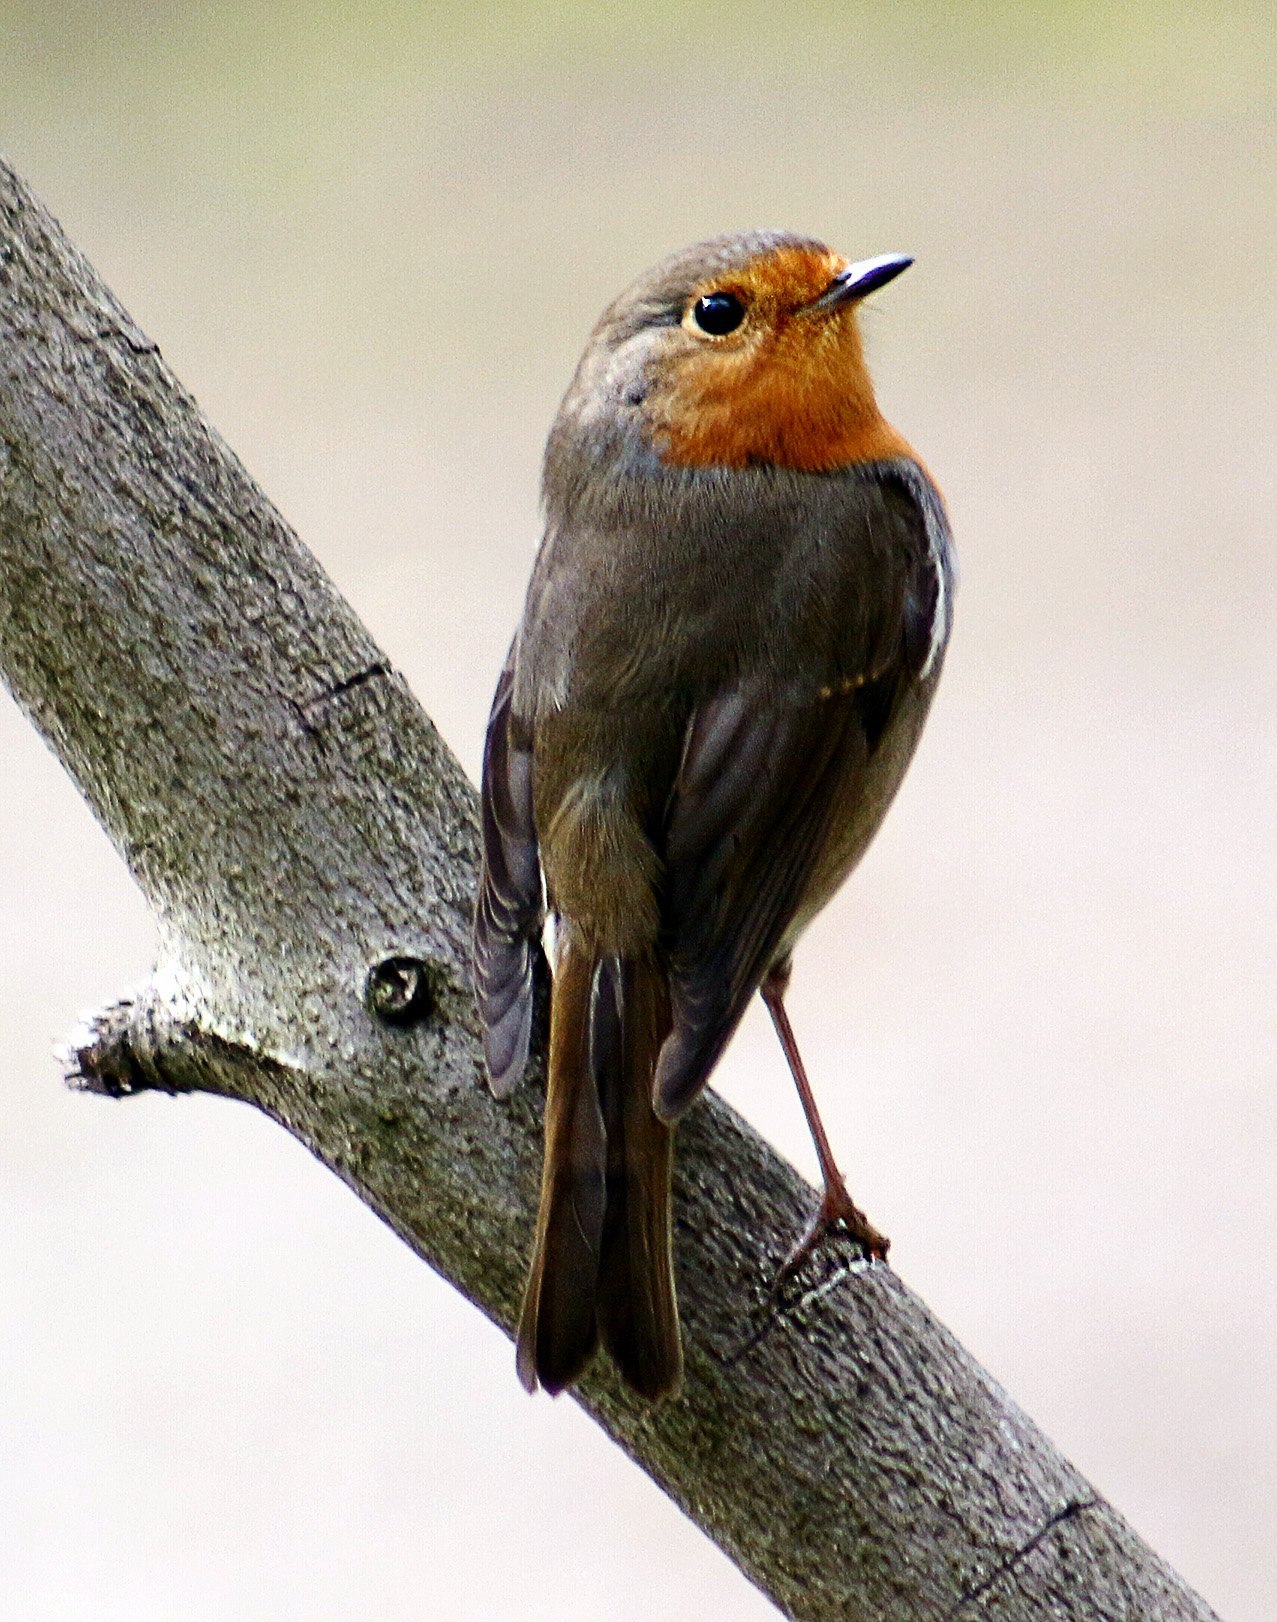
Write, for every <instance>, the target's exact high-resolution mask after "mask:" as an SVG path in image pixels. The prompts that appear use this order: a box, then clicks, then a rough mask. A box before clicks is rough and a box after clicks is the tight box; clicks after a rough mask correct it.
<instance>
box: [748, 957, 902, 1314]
mask: <svg viewBox="0 0 1277 1622" xmlns="http://www.w3.org/2000/svg"><path fill="white" fill-rule="evenodd" d="M788 987H789V963H788V961H786V962H784V963H782V964H780V965H779V966H778V967H776V968H774V969H773V970H772V971H771V973H770V974H768V976H767V978H766V979H765V980H764V981H763V983H762V985H761V986H760V987H759V992H760V994H761V996H762V999H763V1001H764V1002H765V1003H766V1004H767V1012H768V1013H769V1014H770V1015H771V1017H772V1024H773V1025H774V1026H775V1027H776V1035H777V1036H778V1037H779V1038H780V1045H781V1047H782V1048H783V1049H784V1050H785V1058H786V1059H787V1060H788V1061H789V1069H790V1074H791V1075H792V1076H793V1078H794V1085H795V1087H797V1089H798V1097H799V1099H800V1100H801V1101H802V1106H803V1114H804V1115H805V1116H806V1117H807V1126H808V1128H809V1130H810V1132H811V1137H812V1142H813V1143H814V1144H815V1145H816V1158H817V1159H818V1160H819V1161H820V1175H821V1178H822V1180H823V1182H824V1185H825V1186H824V1193H823V1195H822V1197H821V1201H820V1205H819V1207H818V1208H817V1211H816V1214H815V1216H814V1217H813V1218H812V1220H811V1222H810V1223H809V1224H808V1227H807V1231H806V1233H804V1234H803V1236H802V1238H801V1239H800V1240H799V1241H798V1243H797V1244H796V1245H795V1246H794V1248H793V1249H792V1250H791V1251H790V1253H789V1255H788V1256H787V1257H786V1258H785V1261H784V1263H783V1265H782V1266H781V1270H780V1273H779V1275H778V1277H777V1280H776V1282H777V1284H780V1283H781V1282H782V1281H783V1280H784V1279H786V1278H787V1277H788V1276H789V1275H790V1274H791V1273H793V1272H794V1271H795V1269H796V1268H798V1267H801V1265H802V1264H803V1262H804V1261H806V1259H807V1258H808V1256H810V1255H811V1253H812V1252H813V1251H814V1250H815V1249H816V1248H817V1247H818V1246H819V1244H820V1242H821V1240H822V1239H823V1238H824V1237H825V1234H826V1233H828V1231H829V1230H830V1229H831V1228H832V1227H834V1226H835V1224H837V1223H842V1225H843V1226H844V1227H845V1228H846V1229H847V1231H848V1233H850V1235H851V1237H852V1238H853V1239H854V1240H855V1241H856V1243H857V1244H860V1245H863V1246H864V1248H865V1249H866V1250H867V1251H868V1253H869V1254H870V1255H871V1256H873V1257H875V1258H876V1259H877V1260H878V1261H882V1260H884V1259H885V1257H886V1255H887V1250H888V1248H889V1246H890V1244H891V1241H890V1239H888V1238H887V1237H886V1236H885V1235H884V1234H881V1233H879V1232H878V1230H877V1228H875V1227H874V1225H873V1224H872V1223H871V1222H870V1220H869V1218H868V1217H867V1216H866V1215H865V1213H864V1212H863V1211H862V1210H861V1209H860V1207H859V1206H858V1205H857V1204H856V1203H855V1202H854V1200H853V1199H852V1197H851V1195H850V1194H848V1192H847V1185H846V1183H845V1182H844V1181H843V1175H842V1173H841V1172H840V1171H839V1170H838V1167H837V1165H836V1164H835V1163H834V1152H833V1150H832V1149H831V1148H830V1147H829V1139H828V1137H827V1136H826V1134H825V1127H824V1123H823V1122H822V1121H821V1119H820V1111H819V1110H818V1109H817V1108H816V1100H815V1098H814V1097H813V1096H812V1090H811V1083H810V1082H809V1081H808V1080H807V1071H806V1069H805V1067H804V1065H803V1060H802V1055H801V1054H800V1053H799V1051H798V1043H797V1042H796V1041H795V1040H794V1029H793V1026H792V1025H791V1024H790V1023H789V1015H788V1014H787V1013H786V1012H785V992H786V990H787V989H788Z"/></svg>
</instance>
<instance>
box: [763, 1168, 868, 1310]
mask: <svg viewBox="0 0 1277 1622" xmlns="http://www.w3.org/2000/svg"><path fill="white" fill-rule="evenodd" d="M835 1230H839V1231H841V1232H843V1233H845V1234H846V1235H847V1236H848V1238H850V1239H853V1240H854V1241H855V1242H856V1244H858V1245H859V1246H861V1248H862V1249H863V1250H864V1251H865V1254H866V1255H867V1256H869V1257H870V1258H871V1259H872V1260H874V1261H878V1262H881V1261H886V1259H887V1252H888V1251H889V1250H890V1249H891V1240H890V1239H888V1238H887V1236H886V1234H884V1233H879V1232H878V1230H877V1228H875V1227H874V1225H873V1223H872V1222H870V1220H869V1218H868V1217H867V1216H866V1215H865V1213H864V1212H863V1211H862V1210H861V1209H860V1207H859V1206H858V1205H857V1204H856V1202H855V1201H854V1200H853V1199H852V1197H851V1195H850V1194H848V1192H847V1185H846V1183H844V1182H843V1181H842V1179H841V1178H839V1180H838V1181H837V1182H836V1183H826V1185H825V1192H824V1194H823V1195H822V1196H821V1200H820V1205H819V1206H818V1207H817V1210H816V1214H815V1216H814V1217H812V1219H811V1221H810V1222H809V1223H808V1224H807V1229H806V1232H805V1233H804V1234H803V1236H802V1238H801V1239H799V1241H798V1243H797V1244H796V1245H795V1246H794V1248H793V1249H792V1250H791V1251H790V1253H789V1255H788V1256H786V1257H785V1260H784V1261H783V1262H782V1263H781V1264H780V1271H779V1272H778V1273H777V1275H776V1282H775V1283H774V1284H773V1285H772V1294H773V1295H775V1294H776V1292H777V1291H778V1290H779V1289H780V1287H781V1285H782V1284H784V1283H785V1282H786V1280H788V1279H791V1278H792V1277H793V1276H794V1274H795V1273H797V1272H798V1270H799V1268H800V1267H802V1265H803V1263H804V1262H805V1261H807V1259H808V1258H809V1257H810V1256H812V1255H814V1254H815V1252H816V1251H817V1250H819V1249H820V1247H821V1245H822V1244H823V1243H824V1241H825V1236H826V1235H827V1234H829V1233H832V1232H834V1231H835Z"/></svg>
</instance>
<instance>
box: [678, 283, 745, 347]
mask: <svg viewBox="0 0 1277 1622" xmlns="http://www.w3.org/2000/svg"><path fill="white" fill-rule="evenodd" d="M690 314H691V318H692V322H693V324H694V325H695V326H698V327H699V328H700V329H701V331H702V332H707V333H708V334H709V336H710V337H711V338H725V337H726V336H727V334H728V333H729V332H735V331H736V329H737V327H738V326H740V324H741V322H742V321H743V320H744V319H745V306H744V305H743V304H742V303H741V301H740V300H739V299H738V298H737V297H736V295H735V293H705V294H703V295H702V297H700V298H698V299H697V301H696V303H695V304H693V305H692V308H691V311H690Z"/></svg>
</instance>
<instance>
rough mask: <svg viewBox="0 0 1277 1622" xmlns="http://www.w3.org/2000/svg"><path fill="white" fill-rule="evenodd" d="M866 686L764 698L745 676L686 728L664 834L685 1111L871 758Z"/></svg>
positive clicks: (677, 1089) (677, 1082) (659, 1077)
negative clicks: (860, 699) (805, 696)
mask: <svg viewBox="0 0 1277 1622" xmlns="http://www.w3.org/2000/svg"><path fill="white" fill-rule="evenodd" d="M856 699H857V695H856V694H853V693H839V694H836V695H833V696H831V697H829V698H826V699H816V700H814V701H809V702H807V703H789V704H785V703H777V702H775V701H774V700H772V701H771V702H767V701H765V700H763V699H762V698H761V697H760V695H758V694H755V693H751V692H750V691H749V690H748V689H744V688H737V689H735V690H733V691H732V692H730V693H728V694H726V695H724V696H723V697H721V698H718V699H715V700H713V701H711V702H710V703H708V704H706V705H704V706H703V707H702V708H701V709H700V710H699V711H698V713H697V715H696V717H695V719H694V721H693V723H692V727H691V730H690V732H689V735H688V743H687V750H686V753H685V756H684V759H683V764H682V767H681V769H680V771H679V775H678V781H677V783H676V785H675V790H674V795H673V799H672V803H671V808H670V817H669V829H668V834H667V838H666V846H665V862H666V867H665V875H666V885H665V895H664V901H665V905H664V908H663V913H664V919H665V926H666V942H667V946H666V950H667V954H668V957H667V961H668V963H669V972H670V1001H671V1013H672V1016H673V1029H672V1031H671V1034H670V1036H669V1039H668V1040H667V1041H666V1043H665V1046H664V1047H663V1049H662V1050H661V1057H660V1061H659V1063H658V1065H657V1071H656V1078H655V1083H654V1102H655V1105H656V1108H657V1110H658V1112H659V1113H660V1114H661V1115H662V1116H663V1117H664V1118H665V1119H666V1120H673V1119H675V1118H677V1117H678V1116H679V1115H681V1114H682V1112H683V1111H684V1110H685V1109H686V1108H687V1106H688V1105H689V1104H690V1103H691V1102H692V1100H693V1099H694V1098H695V1097H696V1095H697V1093H698V1092H699V1091H700V1090H701V1088H702V1087H703V1086H704V1084H705V1082H706V1080H707V1079H708V1076H709V1073H710V1071H711V1070H712V1069H713V1067H714V1065H715V1063H716V1062H717V1060H718V1057H719V1055H720V1054H721V1053H722V1051H723V1049H724V1047H726V1045H727V1043H728V1041H729V1039H730V1038H731V1035H732V1033H733V1031H734V1030H735V1029H736V1026H737V1024H738V1023H739V1022H740V1019H741V1016H742V1015H743V1014H744V1012H745V1008H746V1005H747V1004H748V1002H749V999H750V997H752V996H753V994H754V992H755V991H756V990H757V988H758V985H759V982H760V981H761V980H762V977H763V975H764V974H765V973H766V972H767V970H768V968H769V967H770V966H771V964H772V962H773V960H774V958H775V955H776V953H777V951H778V950H779V948H780V945H781V942H782V940H783V938H784V935H785V931H786V929H787V928H788V926H789V924H790V921H791V920H792V918H793V916H794V914H795V912H796V911H797V908H798V905H799V902H800V901H801V899H802V896H803V892H804V889H805V888H806V885H807V882H808V880H809V879H810V877H811V875H812V871H813V868H814V867H815V865H816V862H817V860H818V858H819V856H820V853H821V850H822V848H823V847H824V844H825V840H826V837H827V835H828V833H829V829H830V823H831V820H832V818H833V816H834V815H835V812H836V810H837V806H838V798H839V796H838V789H839V787H840V785H841V784H842V783H843V782H844V781H845V780H846V779H847V777H848V776H849V775H850V774H854V772H855V771H856V768H857V766H859V765H863V763H864V761H865V760H866V759H867V757H868V753H869V745H868V742H867V738H866V731H865V726H864V722H863V717H862V715H861V713H860V706H859V705H858V704H857V702H856Z"/></svg>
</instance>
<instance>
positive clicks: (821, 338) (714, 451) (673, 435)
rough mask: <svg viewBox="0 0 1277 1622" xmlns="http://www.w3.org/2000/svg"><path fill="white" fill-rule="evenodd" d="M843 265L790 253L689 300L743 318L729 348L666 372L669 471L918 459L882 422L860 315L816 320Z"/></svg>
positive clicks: (658, 428)
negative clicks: (720, 296) (732, 298)
mask: <svg viewBox="0 0 1277 1622" xmlns="http://www.w3.org/2000/svg"><path fill="white" fill-rule="evenodd" d="M845 265H846V261H845V260H843V259H841V258H839V257H838V255H836V254H832V253H828V252H823V253H822V252H818V251H817V250H815V249H812V248H783V249H781V250H779V251H778V252H776V253H771V254H768V255H766V256H765V257H763V258H760V259H756V260H754V261H753V262H751V263H750V264H748V265H745V266H743V267H742V268H741V269H740V270H738V271H735V272H732V273H729V274H727V275H725V276H721V277H715V278H713V279H712V280H710V281H708V282H706V283H704V284H703V285H702V286H700V287H698V288H696V289H695V291H694V293H693V300H695V299H696V298H699V297H701V296H703V295H705V294H708V293H715V292H726V293H734V294H735V295H736V296H737V297H738V298H739V299H740V300H741V301H742V303H743V304H744V305H745V309H746V316H745V320H744V321H743V322H742V324H741V326H740V327H739V328H738V329H737V330H736V331H735V332H732V333H729V334H727V335H726V336H724V337H721V338H706V339H700V340H698V339H696V338H692V339H691V340H690V347H689V346H688V345H680V347H679V350H678V352H677V353H671V355H670V357H669V360H668V362H667V364H666V365H665V367H664V368H662V370H661V372H660V374H659V380H658V383H657V387H656V388H654V389H653V391H652V393H651V395H650V396H649V397H648V401H647V411H648V415H649V418H650V420H651V423H652V429H653V434H654V436H655V438H656V439H657V442H658V443H659V444H660V445H661V447H662V449H663V451H664V453H665V455H666V457H667V459H668V460H669V461H671V462H675V463H678V464H679V465H680V466H684V467H746V466H748V465H749V464H750V463H756V462H770V463H773V464H775V465H777V466H780V467H792V468H797V469H800V470H801V471H804V472H811V473H826V472H831V471H832V470H833V469H835V468H839V467H845V466H847V465H848V464H849V463H852V462H866V461H878V460H881V459H883V458H887V457H893V456H910V455H912V452H911V451H910V449H909V446H908V444H907V443H906V442H905V440H904V439H903V438H902V437H901V436H900V435H899V434H898V433H897V432H896V430H895V429H894V428H892V427H891V425H890V424H889V423H888V422H886V421H885V420H884V419H883V417H882V414H881V413H880V412H879V410H878V404H877V401H876V400H875V398H874V391H873V384H872V382H871V381H870V378H869V373H868V370H867V369H866V367H865V360H864V354H863V351H862V349H861V343H860V331H859V328H858V327H857V324H856V313H855V308H854V305H845V306H843V307H841V308H839V309H836V310H831V311H827V312H826V311H817V310H812V309H810V308H809V306H810V305H811V304H812V303H813V302H814V301H815V300H816V299H818V298H819V297H820V295H821V294H822V293H823V292H824V291H825V289H826V288H827V287H828V286H829V284H830V282H831V281H832V280H833V278H834V277H835V276H836V275H837V273H838V272H839V271H840V270H842V269H844V268H845Z"/></svg>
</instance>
